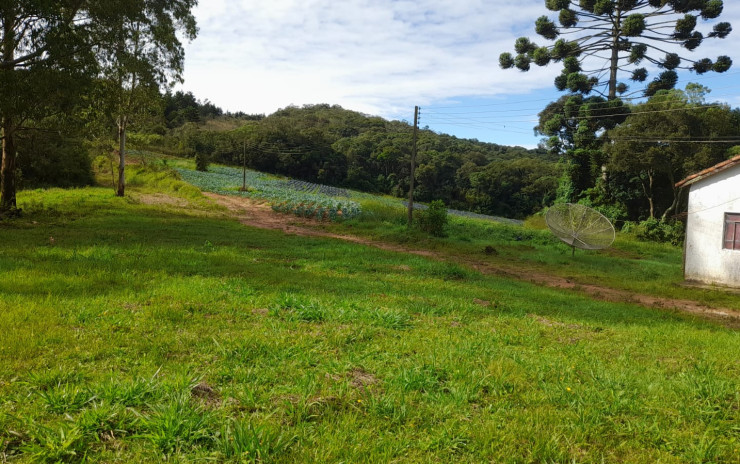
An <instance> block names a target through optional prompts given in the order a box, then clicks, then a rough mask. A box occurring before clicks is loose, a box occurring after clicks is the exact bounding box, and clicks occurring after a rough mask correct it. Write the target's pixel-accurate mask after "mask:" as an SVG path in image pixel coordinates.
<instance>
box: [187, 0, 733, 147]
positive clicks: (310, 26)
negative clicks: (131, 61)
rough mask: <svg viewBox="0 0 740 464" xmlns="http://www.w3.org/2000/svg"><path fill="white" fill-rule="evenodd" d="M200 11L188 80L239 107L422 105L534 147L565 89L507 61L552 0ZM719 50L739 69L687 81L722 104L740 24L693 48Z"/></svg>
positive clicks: (439, 127) (364, 0)
mask: <svg viewBox="0 0 740 464" xmlns="http://www.w3.org/2000/svg"><path fill="white" fill-rule="evenodd" d="M195 14H196V18H197V19H198V23H199V27H200V33H199V36H198V38H197V39H196V40H195V41H194V42H192V43H189V44H187V45H186V59H185V75H184V77H185V83H184V85H182V86H181V88H182V89H184V90H189V91H192V92H193V93H194V94H195V95H196V97H198V98H200V99H202V100H203V99H209V100H210V101H212V102H213V103H215V104H216V105H218V106H220V107H222V108H224V109H226V110H229V111H244V112H247V113H265V114H270V113H272V112H274V111H276V110H277V109H279V108H284V107H286V106H288V105H298V106H301V105H304V104H315V103H329V104H338V105H341V106H343V107H344V108H347V109H351V110H356V111H361V112H364V113H367V114H372V115H379V116H382V117H385V118H388V119H402V120H407V121H413V109H414V106H415V105H419V106H420V107H421V108H422V110H421V123H420V124H421V126H429V128H430V129H432V130H435V131H438V132H444V133H449V134H454V135H456V136H458V137H464V138H477V139H479V140H482V141H486V142H494V143H499V144H504V145H522V146H527V147H533V146H535V145H536V144H537V143H538V141H539V138H538V137H535V136H534V134H533V130H532V127H533V126H534V125H535V121H536V118H537V113H538V112H539V111H540V110H541V109H542V108H544V106H545V105H546V104H547V103H548V102H550V101H552V100H554V99H556V98H558V96H559V94H558V92H557V91H555V89H554V87H553V79H554V78H555V76H556V75H557V74H559V72H560V70H559V68H558V66H557V65H551V66H548V67H545V68H539V67H536V66H533V67H532V70H531V71H529V72H527V73H522V72H519V71H516V70H502V69H500V68H499V66H498V56H499V54H500V53H501V52H504V51H513V44H514V40H515V39H516V38H517V37H519V36H522V35H526V36H528V37H531V38H532V39H537V37H536V36H535V34H534V31H533V29H534V20H535V19H536V18H537V17H539V16H541V15H545V14H547V15H549V16H551V17H553V19H554V15H553V14H552V13H551V12H548V11H547V10H546V9H545V7H544V0H496V1H493V0H489V1H484V0H411V1H409V0H343V1H338V0H238V1H237V0H201V1H200V5H199V6H198V7H197V9H196V11H195ZM720 20H722V21H729V22H731V23H732V24H734V25H735V26H736V28H738V29H740V1H738V0H725V10H724V13H723V14H722V16H721V18H720ZM700 30H704V31H705V32H706V31H708V30H710V27H709V26H700ZM536 41H537V42H538V43H541V44H543V45H544V44H545V43H546V41H545V40H544V39H540V40H536ZM718 55H729V56H730V57H731V58H732V59H733V61H734V62H735V66H736V67H735V68H733V69H732V70H730V71H729V72H728V73H725V74H722V75H716V74H713V73H709V74H705V75H702V76H692V75H685V76H682V78H681V81H680V82H679V87H683V86H684V85H685V84H686V83H687V82H699V83H702V84H703V85H706V86H707V87H709V88H711V89H713V91H712V93H711V94H710V96H709V99H710V100H711V101H715V100H717V101H723V102H727V103H729V104H731V105H732V106H740V84H738V82H740V30H738V31H736V32H735V33H733V34H731V35H730V36H729V37H728V38H727V39H724V40H706V41H705V43H704V44H703V45H702V46H701V47H699V48H698V49H697V51H696V52H695V53H694V54H692V56H695V57H700V58H701V57H704V56H707V57H711V58H714V57H716V56H718Z"/></svg>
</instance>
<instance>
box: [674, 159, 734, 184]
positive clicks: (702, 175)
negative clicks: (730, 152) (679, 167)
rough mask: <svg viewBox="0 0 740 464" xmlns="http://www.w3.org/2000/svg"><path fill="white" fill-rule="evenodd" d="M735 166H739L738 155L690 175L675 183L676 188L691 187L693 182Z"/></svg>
mask: <svg viewBox="0 0 740 464" xmlns="http://www.w3.org/2000/svg"><path fill="white" fill-rule="evenodd" d="M737 165H740V155H737V156H735V157H732V158H730V159H728V160H726V161H722V162H721V163H718V164H715V165H714V166H712V167H711V168H707V169H705V170H703V171H699V172H697V173H695V174H691V175H690V176H689V177H687V178H685V179H684V180H682V181H680V182H677V183H676V187H679V188H681V187H685V186H687V185H691V184H693V183H694V182H698V181H700V180H702V179H706V178H707V177H710V176H713V175H715V174H717V173H720V172H722V171H724V170H725V169H729V168H731V167H733V166H737Z"/></svg>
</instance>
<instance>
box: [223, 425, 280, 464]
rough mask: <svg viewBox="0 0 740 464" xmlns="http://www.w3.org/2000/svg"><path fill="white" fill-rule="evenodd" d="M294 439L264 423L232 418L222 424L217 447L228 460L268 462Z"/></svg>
mask: <svg viewBox="0 0 740 464" xmlns="http://www.w3.org/2000/svg"><path fill="white" fill-rule="evenodd" d="M294 440H295V437H286V436H285V435H284V434H283V433H282V432H279V431H276V430H274V429H272V428H270V427H267V426H264V425H254V424H252V423H251V422H246V421H243V420H230V421H228V422H226V423H225V424H224V425H222V426H221V430H220V433H219V434H218V435H217V436H216V439H215V447H216V450H218V452H219V453H220V454H221V456H222V457H223V458H224V459H226V460H228V461H237V462H266V461H268V460H271V458H274V457H275V456H277V455H279V454H282V453H284V452H286V451H287V450H288V448H289V447H290V445H291V444H292V443H293V441H294Z"/></svg>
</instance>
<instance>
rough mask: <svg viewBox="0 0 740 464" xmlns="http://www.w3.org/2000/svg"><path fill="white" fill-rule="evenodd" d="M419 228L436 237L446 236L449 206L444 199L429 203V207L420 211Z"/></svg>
mask: <svg viewBox="0 0 740 464" xmlns="http://www.w3.org/2000/svg"><path fill="white" fill-rule="evenodd" d="M418 217H419V228H420V229H421V230H423V231H424V232H428V233H430V234H432V235H434V236H435V237H445V236H446V235H447V234H446V233H445V226H446V225H447V207H446V206H445V204H444V202H443V201H442V200H434V201H433V202H431V203H429V208H427V209H426V210H423V211H419V212H418Z"/></svg>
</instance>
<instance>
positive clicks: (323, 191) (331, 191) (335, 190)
mask: <svg viewBox="0 0 740 464" xmlns="http://www.w3.org/2000/svg"><path fill="white" fill-rule="evenodd" d="M288 186H289V187H290V188H292V189H293V190H295V191H297V192H306V193H316V194H320V195H326V196H330V197H346V198H349V192H348V191H347V190H345V189H343V188H339V187H334V186H331V185H324V184H314V183H313V182H306V181H305V180H297V179H291V180H289V181H288Z"/></svg>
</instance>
